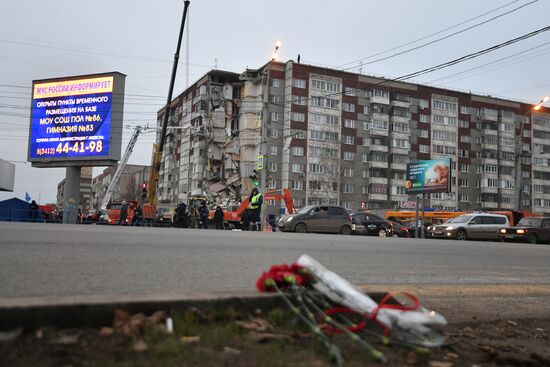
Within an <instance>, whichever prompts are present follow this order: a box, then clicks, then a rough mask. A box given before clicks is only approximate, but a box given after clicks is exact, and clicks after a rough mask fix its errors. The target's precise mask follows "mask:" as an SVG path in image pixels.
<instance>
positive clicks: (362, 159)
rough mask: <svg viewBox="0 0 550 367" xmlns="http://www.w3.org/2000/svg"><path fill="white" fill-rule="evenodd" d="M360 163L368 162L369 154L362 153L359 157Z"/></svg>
mask: <svg viewBox="0 0 550 367" xmlns="http://www.w3.org/2000/svg"><path fill="white" fill-rule="evenodd" d="M361 161H362V162H368V161H369V154H368V153H363V155H362V157H361Z"/></svg>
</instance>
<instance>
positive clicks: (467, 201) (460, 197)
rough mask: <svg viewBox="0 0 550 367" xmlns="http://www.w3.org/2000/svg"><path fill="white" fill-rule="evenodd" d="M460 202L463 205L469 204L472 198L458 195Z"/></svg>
mask: <svg viewBox="0 0 550 367" xmlns="http://www.w3.org/2000/svg"><path fill="white" fill-rule="evenodd" d="M458 200H459V201H460V202H461V203H469V202H470V198H469V197H468V194H459V195H458Z"/></svg>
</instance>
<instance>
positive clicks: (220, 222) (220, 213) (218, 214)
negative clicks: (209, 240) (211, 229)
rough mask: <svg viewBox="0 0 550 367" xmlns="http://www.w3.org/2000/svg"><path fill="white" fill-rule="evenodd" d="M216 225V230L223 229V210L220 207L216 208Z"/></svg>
mask: <svg viewBox="0 0 550 367" xmlns="http://www.w3.org/2000/svg"><path fill="white" fill-rule="evenodd" d="M214 223H216V229H223V210H222V208H221V207H220V206H218V207H216V211H215V212H214Z"/></svg>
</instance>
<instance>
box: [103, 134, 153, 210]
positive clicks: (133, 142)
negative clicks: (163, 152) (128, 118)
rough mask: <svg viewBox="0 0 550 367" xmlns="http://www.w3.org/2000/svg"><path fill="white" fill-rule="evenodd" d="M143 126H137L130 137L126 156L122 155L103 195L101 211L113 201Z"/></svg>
mask: <svg viewBox="0 0 550 367" xmlns="http://www.w3.org/2000/svg"><path fill="white" fill-rule="evenodd" d="M142 129H143V128H142V127H141V126H136V128H135V130H134V133H133V134H132V137H131V138H130V141H129V142H128V146H127V147H126V151H125V152H124V156H123V157H122V160H121V161H120V162H119V163H118V167H117V169H116V171H115V174H114V175H113V178H112V179H111V182H109V186H108V187H107V191H106V192H105V195H104V196H103V200H101V206H100V207H99V209H100V210H101V211H104V210H106V209H107V205H108V204H109V201H111V198H112V197H113V193H114V191H115V188H116V186H117V185H118V182H119V181H120V176H122V172H123V171H124V167H126V163H128V159H129V158H130V155H131V154H132V151H133V150H134V147H135V146H136V141H137V139H138V136H139V134H140V133H141V130H142Z"/></svg>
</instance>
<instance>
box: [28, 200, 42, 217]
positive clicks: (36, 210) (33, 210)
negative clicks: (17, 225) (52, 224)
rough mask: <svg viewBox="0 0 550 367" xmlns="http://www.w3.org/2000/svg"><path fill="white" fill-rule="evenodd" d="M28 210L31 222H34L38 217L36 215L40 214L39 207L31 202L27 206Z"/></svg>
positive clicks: (34, 202)
mask: <svg viewBox="0 0 550 367" xmlns="http://www.w3.org/2000/svg"><path fill="white" fill-rule="evenodd" d="M29 209H30V211H31V220H32V221H33V222H34V220H35V219H36V218H37V217H38V215H40V213H39V209H40V207H39V206H38V204H37V203H36V201H34V200H33V201H31V203H30V204H29Z"/></svg>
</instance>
